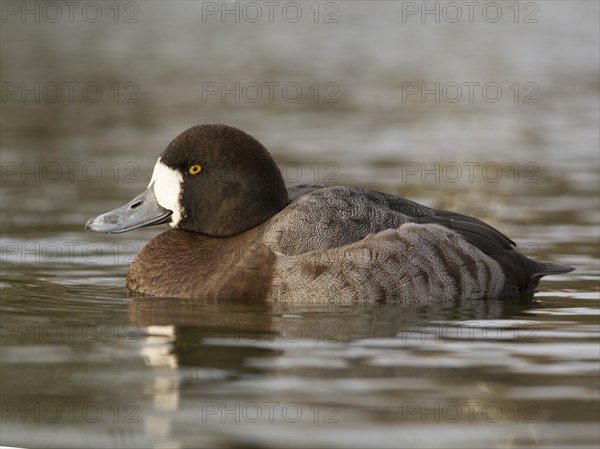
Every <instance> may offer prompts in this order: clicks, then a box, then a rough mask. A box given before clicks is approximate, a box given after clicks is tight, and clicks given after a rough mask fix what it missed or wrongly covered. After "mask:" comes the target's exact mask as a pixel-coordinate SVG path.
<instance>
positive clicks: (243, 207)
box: [86, 125, 288, 237]
mask: <svg viewBox="0 0 600 449" xmlns="http://www.w3.org/2000/svg"><path fill="white" fill-rule="evenodd" d="M287 203H288V197H287V190H286V188H285V184H284V182H283V178H282V176H281V173H280V171H279V169H278V168H277V165H276V164H275V162H274V161H273V159H272V158H271V155H270V154H269V152H268V151H267V150H266V148H265V147H264V146H263V145H262V144H261V143H260V142H258V141H257V140H256V139H254V138H253V137H252V136H250V135H248V134H246V133H245V132H243V131H241V130H239V129H236V128H233V127H230V126H225V125H198V126H194V127H192V128H190V129H188V130H186V131H184V132H183V133H181V134H180V135H179V136H177V137H176V138H175V139H173V141H172V142H171V143H170V144H169V145H168V146H167V148H166V149H165V150H164V151H163V153H162V154H161V155H160V157H159V158H158V160H157V161H156V165H155V166H154V172H153V173H152V179H151V180H150V184H149V185H148V188H147V189H146V191H144V192H143V193H141V194H140V195H138V196H137V197H135V198H134V199H133V200H131V201H130V202H129V203H127V204H126V205H125V206H123V207H121V208H119V209H116V210H113V211H111V212H107V213H105V214H102V215H99V216H97V217H96V218H92V219H91V220H89V221H88V222H87V224H86V229H90V230H92V231H96V232H105V233H113V234H116V233H121V232H126V231H130V230H132V229H136V228H141V227H143V226H153V225H158V224H162V223H168V224H169V225H170V226H171V227H172V228H175V229H185V230H189V231H195V232H201V233H203V234H208V235H212V236H217V237H225V236H230V235H235V234H239V233H241V232H243V231H246V230H248V229H250V228H253V227H255V226H257V225H259V224H260V223H262V222H263V221H265V220H267V219H269V218H270V217H272V216H273V215H275V214H277V213H278V212H279V211H280V210H282V209H283V208H284V207H285V206H286V205H287Z"/></svg>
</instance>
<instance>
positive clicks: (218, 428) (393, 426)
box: [0, 1, 600, 448]
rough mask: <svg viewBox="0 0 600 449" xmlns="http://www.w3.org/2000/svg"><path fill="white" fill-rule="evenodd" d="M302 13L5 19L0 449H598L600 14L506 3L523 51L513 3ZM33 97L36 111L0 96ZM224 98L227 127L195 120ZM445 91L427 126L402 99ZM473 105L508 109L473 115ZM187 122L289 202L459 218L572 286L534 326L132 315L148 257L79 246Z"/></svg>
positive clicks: (517, 319)
mask: <svg viewBox="0 0 600 449" xmlns="http://www.w3.org/2000/svg"><path fill="white" fill-rule="evenodd" d="M416 4H417V6H419V5H420V2H417V3H416ZM458 4H459V5H462V3H460V2H459V3H458ZM16 5H17V7H21V6H20V5H21V4H20V3H18V2H17V3H16ZM131 5H135V6H136V8H137V9H136V8H134V6H131ZM216 5H217V7H218V8H220V7H221V3H218V2H217V3H216ZM259 5H261V3H260V2H259ZM302 5H303V6H302V13H303V16H302V17H303V18H302V19H301V20H299V21H298V22H297V23H291V22H290V21H286V20H285V19H282V18H280V17H279V16H274V20H273V23H269V22H268V19H265V17H266V16H264V17H263V18H262V19H261V20H260V21H258V22H257V23H250V22H249V21H247V20H240V23H236V22H235V21H234V20H230V19H227V20H226V21H225V23H222V21H221V20H220V19H219V18H217V19H214V18H213V16H206V17H205V19H206V21H203V16H202V11H203V6H202V4H201V3H179V4H178V5H177V7H173V2H171V3H169V4H167V3H163V2H139V3H133V2H131V4H130V6H129V7H128V8H129V9H127V10H126V9H125V7H124V6H122V9H121V10H120V16H119V20H118V21H117V23H115V21H114V16H113V15H112V14H114V12H115V11H114V10H111V9H109V6H110V4H108V3H106V4H102V6H101V7H102V12H103V16H102V18H101V20H99V21H98V22H97V23H92V22H90V21H86V20H84V19H83V18H82V17H81V16H80V15H77V14H80V12H81V11H80V10H75V16H74V20H73V22H72V23H71V22H69V21H68V20H67V19H65V18H64V17H63V19H61V20H60V21H59V22H57V23H49V22H48V20H45V18H47V17H49V16H48V15H46V16H40V21H39V23H36V22H35V20H32V19H31V18H29V19H27V18H26V19H27V20H25V22H23V21H22V20H21V18H20V16H19V15H17V16H13V15H8V16H5V18H6V20H5V21H3V23H2V27H1V28H0V30H1V31H0V33H1V38H2V66H1V68H0V75H1V78H2V82H3V93H4V94H5V96H4V97H3V99H2V121H1V144H2V153H1V161H2V190H1V196H0V200H1V207H2V216H1V221H0V225H1V230H2V236H1V241H0V244H1V248H2V259H1V261H2V268H1V274H2V280H1V284H0V287H1V289H0V294H1V305H0V311H1V319H2V337H1V338H2V351H1V354H0V361H1V364H0V369H1V373H0V374H1V387H2V389H1V391H2V406H1V411H2V432H1V433H0V434H1V436H0V438H1V443H2V444H3V445H9V446H20V447H156V448H169V447H173V448H179V447H241V446H244V447H307V446H319V447H366V446H369V447H432V446H435V447H441V446H445V447H516V446H518V447H521V446H524V447H535V446H546V447H548V446H569V447H596V446H597V444H598V441H599V440H600V435H599V431H598V426H597V422H598V419H599V418H600V411H599V393H598V391H599V389H600V385H599V382H598V372H599V364H598V358H599V357H598V356H599V353H600V349H599V346H598V345H599V341H598V340H599V331H598V330H599V327H598V324H599V322H598V321H599V310H600V308H599V307H598V300H599V288H598V280H599V270H598V268H599V265H600V248H599V233H600V231H599V227H598V223H599V221H600V212H599V210H600V201H599V191H598V189H599V179H600V178H599V171H600V170H599V155H598V147H599V137H598V134H599V132H598V121H599V118H600V114H599V105H598V93H599V88H598V53H599V52H598V23H597V17H598V4H597V3H596V2H560V1H557V2H529V3H526V2H522V3H519V4H518V6H519V11H520V16H519V20H518V22H517V23H515V21H514V20H513V19H514V15H513V14H514V9H512V10H511V9H509V6H511V5H512V3H511V4H508V3H502V13H503V16H502V19H501V20H500V21H499V22H497V23H491V22H489V21H486V20H485V18H482V16H480V15H479V16H478V15H476V16H475V17H474V21H473V23H469V22H468V20H467V21H465V20H464V19H463V20H459V21H458V22H456V23H451V22H449V21H448V20H445V18H444V17H443V16H441V20H440V23H436V22H435V21H433V20H429V21H427V22H426V23H423V22H422V21H421V20H420V19H414V17H413V16H410V15H408V16H407V15H406V14H407V11H406V10H404V12H405V16H404V18H405V19H406V21H405V22H403V16H402V11H403V8H407V7H411V5H412V4H411V3H410V2H397V3H392V2H368V3H367V2H343V3H342V2H340V3H334V2H330V3H321V4H320V5H318V6H319V19H318V21H317V23H315V20H314V15H313V14H314V8H313V9H309V7H310V6H311V4H302ZM403 5H404V6H403ZM531 5H533V6H531ZM209 6H210V7H212V6H214V4H210V5H209ZM263 6H264V5H263ZM462 6H463V8H464V9H463V13H464V14H466V13H467V9H466V8H467V6H465V5H462ZM536 7H537V12H535V9H536ZM63 8H64V11H65V12H64V14H67V13H66V11H67V9H66V8H67V7H66V6H64V7H63ZM204 8H206V4H205V6H204ZM265 8H266V7H265ZM282 8H283V4H282ZM440 8H441V6H440ZM40 11H41V10H40ZM440 11H441V10H440ZM206 12H207V10H206V9H205V13H206ZM289 12H290V14H291V10H290V11H289ZM450 12H451V11H449V10H447V11H446V13H448V14H450ZM489 12H490V14H491V11H489ZM534 12H535V14H534V16H532V17H530V18H535V19H537V20H538V22H537V23H528V22H524V18H525V15H526V14H532V13H534ZM89 13H90V14H91V10H90V11H89ZM247 13H250V11H249V10H248V11H247ZM263 13H266V10H264V11H263ZM332 13H333V14H334V15H333V16H331V17H330V18H333V19H337V20H338V22H337V23H330V22H325V17H326V16H327V15H328V14H332ZM40 14H42V12H40ZM46 14H51V11H49V10H47V11H46ZM127 14H133V16H132V18H134V19H138V22H137V23H124V17H125V15H127ZM440 14H441V13H440ZM15 17H17V18H16V20H15ZM65 17H67V16H65ZM417 17H419V16H417ZM88 18H89V17H88ZM446 18H447V17H446ZM242 19H244V18H243V17H242ZM288 19H289V17H288ZM488 19H489V17H488ZM24 49H26V51H25V50H24ZM36 82H37V83H40V84H39V99H36V98H35V94H29V96H27V95H25V97H24V98H23V97H22V92H18V93H16V94H11V95H9V91H7V90H6V89H10V88H14V87H15V83H16V86H17V88H18V89H19V90H21V89H22V88H23V84H22V83H25V85H24V87H25V88H27V89H34V90H35V89H36V85H35V83H36ZM236 82H237V83H240V84H239V85H240V88H239V91H238V97H239V98H237V99H236V97H235V94H230V95H229V96H226V97H225V101H221V97H220V95H219V94H215V95H209V92H210V90H208V89H211V88H214V87H215V83H216V85H217V87H218V88H219V89H221V86H222V84H221V83H226V85H225V87H226V88H233V89H234V90H236V84H235V83H236ZM436 82H437V83H440V88H439V97H440V98H439V100H438V101H436V98H435V94H430V95H429V96H427V95H426V96H425V98H424V100H423V99H422V98H421V96H420V92H419V93H417V94H415V95H408V92H410V90H407V89H412V88H415V86H416V87H417V88H418V89H421V88H422V87H425V88H428V89H434V91H435V89H436V87H435V86H436V85H435V83H436ZM7 83H9V84H7ZM10 83H12V84H10ZM52 83H58V84H59V85H60V86H62V88H63V92H62V96H61V97H60V98H59V99H58V100H56V101H52V100H53V98H54V97H52V92H51V89H52V86H54V85H53V84H52ZM64 83H79V85H75V84H71V85H73V86H75V87H77V86H84V85H85V84H86V83H96V84H97V85H99V86H100V87H101V89H102V93H101V95H100V97H99V99H98V100H97V101H95V102H92V101H91V100H90V98H91V97H90V96H91V95H92V91H91V90H90V91H89V92H87V93H86V95H88V97H84V96H83V94H82V91H81V90H77V89H75V87H74V89H75V90H74V95H75V96H74V98H73V101H71V100H70V98H69V96H68V94H67V91H66V90H64V89H65V86H66V85H65V84H64ZM115 83H118V84H115ZM127 83H132V84H127ZM202 83H205V84H202ZM252 83H255V84H258V85H259V86H262V88H264V87H265V84H264V83H279V86H283V85H285V84H286V83H296V85H295V86H299V87H300V88H301V89H302V96H301V98H300V99H299V100H298V101H296V102H293V101H290V99H289V98H287V99H286V98H284V94H283V91H281V90H277V91H275V92H274V95H275V97H274V98H273V101H270V100H269V98H268V95H266V93H265V92H266V91H263V96H262V97H261V98H260V99H259V100H258V101H256V102H252V101H251V100H252V99H253V98H254V97H253V96H252V90H251V89H252V88H253V86H254V84H252ZM315 83H317V85H315ZM328 83H331V84H328ZM422 83H425V84H424V85H423V84H422ZM465 83H479V85H480V86H483V85H485V84H486V83H496V84H497V85H499V86H500V87H501V89H502V96H501V97H500V98H499V99H498V101H496V102H490V101H488V100H486V99H485V98H484V97H483V94H482V92H481V91H479V90H476V91H474V95H475V97H474V101H473V102H470V101H469V99H468V90H467V89H468V85H469V84H465ZM515 83H518V86H517V85H515ZM528 83H529V84H528ZM456 85H458V86H459V87H461V89H463V91H462V94H463V96H462V98H461V99H460V100H459V101H456V102H452V101H450V100H452V98H454V97H452V95H453V94H452V92H453V91H452V89H456ZM267 86H268V84H267ZM54 87H55V86H54ZM254 87H255V86H254ZM44 89H45V91H44ZM244 89H246V90H244ZM311 89H312V90H311ZM444 89H445V90H444ZM491 92H492V91H489V94H490V95H491ZM515 93H518V98H516V97H515ZM315 94H316V95H317V96H316V97H315ZM115 95H116V96H115ZM128 95H129V97H127V96H128ZM290 95H291V91H290ZM527 96H529V97H528V99H529V100H537V102H525V98H526V97H527ZM126 97H127V98H128V99H129V100H131V99H136V100H139V101H138V102H136V103H131V102H126V101H125V98H126ZM315 98H316V100H317V101H315ZM326 98H328V99H329V100H336V102H326V101H325V99H326ZM488 99H489V98H488ZM197 122H223V123H228V124H231V125H235V126H238V127H240V128H242V129H244V130H246V131H248V132H250V133H251V134H253V135H254V136H256V137H257V138H259V140H261V141H262V142H263V143H264V144H265V145H266V146H267V147H268V148H269V149H270V150H271V151H272V153H273V154H274V156H275V158H276V160H277V162H278V163H279V164H280V167H281V168H282V170H283V173H284V177H285V179H286V182H287V184H288V185H295V184H300V183H306V182H315V181H316V182H321V183H326V184H352V185H358V186H363V187H369V188H376V189H379V190H385V191H388V192H392V193H396V194H399V195H403V196H406V197H409V198H412V199H415V200H417V201H420V202H423V203H425V204H427V205H430V206H433V207H439V208H445V209H451V210H457V211H461V212H464V213H469V214H473V215H475V216H478V217H480V218H483V219H485V220H486V221H488V222H490V223H491V224H494V225H496V226H498V227H499V228H500V229H501V230H502V231H504V232H506V233H507V234H508V235H510V236H511V237H512V238H513V239H515V241H517V242H518V243H519V248H520V251H522V252H524V253H526V254H529V255H531V256H533V257H535V258H538V259H540V260H549V261H555V262H558V263H565V264H570V265H573V266H574V267H576V271H575V272H573V273H570V274H567V275H562V276H555V277H551V278H547V279H545V280H543V282H542V283H541V284H540V287H539V290H540V292H539V293H538V294H537V295H536V297H535V299H534V300H531V301H519V300H511V301H486V302H468V303H456V302H449V303H448V304H445V305H422V306H412V305H411V306H406V305H398V304H378V305H327V306H318V305H303V304H298V305H266V304H262V305H261V304H242V303H233V304H230V303H218V304H217V303H206V302H202V301H173V300H161V299H131V298H128V297H127V294H126V291H125V288H124V279H125V275H126V272H127V267H128V266H129V264H130V263H131V259H132V257H133V255H134V254H135V253H136V252H137V251H138V250H139V248H141V246H142V245H144V243H145V242H147V241H148V240H149V239H150V238H152V237H153V236H155V235H157V234H158V233H160V232H162V231H163V229H162V228H151V229H142V230H136V231H134V232H131V233H127V234H123V235H118V236H108V235H99V234H91V233H85V232H83V224H84V223H85V221H86V220H87V219H88V218H90V217H92V216H95V215H97V214H98V213H100V212H104V211H107V210H109V209H113V208H115V207H117V206H119V205H121V204H124V203H125V202H126V201H128V200H129V199H131V198H132V197H133V196H134V195H136V194H137V193H139V192H140V191H141V190H142V189H143V188H144V186H145V185H146V183H147V182H148V180H149V178H150V174H151V169H152V166H153V165H154V162H155V160H156V157H157V156H158V154H159V152H160V151H161V150H162V149H163V148H164V146H165V145H166V144H167V143H168V141H169V140H170V139H171V138H172V137H174V136H175V135H176V134H177V133H179V132H180V131H182V130H183V129H185V128H187V127H188V126H191V125H192V124H194V123H197ZM436 164H438V165H436Z"/></svg>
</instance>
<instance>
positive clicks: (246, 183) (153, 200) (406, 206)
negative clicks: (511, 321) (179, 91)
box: [86, 125, 573, 302]
mask: <svg viewBox="0 0 600 449" xmlns="http://www.w3.org/2000/svg"><path fill="white" fill-rule="evenodd" d="M162 223H168V224H169V226H171V228H173V229H172V230H168V231H166V232H164V233H162V234H160V235H158V236H157V237H155V238H154V239H152V240H151V241H150V242H149V243H148V244H147V245H146V246H144V248H143V249H142V250H141V251H140V252H139V253H138V254H137V256H136V257H135V259H134V261H133V263H132V265H131V267H130V268H129V273H128V275H127V288H128V289H129V291H131V292H133V293H135V294H143V295H152V296H165V297H185V298H194V297H202V298H212V299H235V300H266V301H308V302H352V301H363V302H364V301H367V302H373V301H402V302H432V301H450V300H454V299H460V300H467V299H485V298H507V297H517V296H521V295H531V294H532V293H533V291H534V289H535V288H536V286H537V284H538V282H539V280H540V278H541V277H542V276H546V275H552V274H560V273H567V272H569V271H572V270H573V268H571V267H568V266H563V265H558V264H553V263H542V262H536V261H534V260H532V259H529V258H527V257H525V256H523V255H521V254H519V253H518V252H517V251H515V249H514V247H515V243H514V242H513V241H512V240H510V239H509V238H508V237H506V236H505V235H504V234H502V233H501V232H500V231H498V230H497V229H495V228H493V227H492V226H490V225H488V224H486V223H484V222H482V221H480V220H478V219H476V218H472V217H469V216H466V215H462V214H459V213H456V212H448V211H441V210H435V209H431V208H429V207H426V206H423V205H421V204H418V203H415V202H413V201H410V200H407V199H404V198H400V197H397V196H395V195H392V194H389V193H383V192H377V191H373V190H367V189H361V188H357V187H343V186H330V187H326V186H322V185H303V186H298V187H290V188H289V189H286V187H285V185H284V181H283V178H282V176H281V173H280V172H279V169H278V167H277V165H276V164H275V162H274V161H273V159H272V157H271V155H270V154H269V152H268V151H267V150H266V148H265V147H264V146H263V145H262V144H261V143H260V142H258V141H257V140H256V139H254V138H253V137H251V136H250V135H248V134H246V133H245V132H243V131H241V130H239V129H236V128H233V127H231V126H225V125H198V126H194V127H192V128H190V129H188V130H186V131H184V132H183V133H182V134H180V135H179V136H177V137H176V138H175V139H174V140H173V141H172V142H171V143H170V144H169V145H168V146H167V148H166V149H165V150H164V152H163V153H162V154H161V155H160V157H159V158H158V160H157V162H156V165H155V167H154V171H153V173H152V179H151V180H150V184H149V185H148V188H147V189H146V191H145V192H143V193H142V194H140V195H139V196H137V197H136V198H134V199H133V200H131V201H130V202H129V203H128V204H126V205H125V206H123V207H121V208H119V209H116V210H114V211H111V212H107V213H105V214H102V215H99V216H98V217H96V218H93V219H91V220H89V221H88V222H87V224H86V228H87V229H90V230H92V231H97V232H105V233H121V232H126V231H130V230H132V229H135V228H140V227H142V226H154V225H159V224H162Z"/></svg>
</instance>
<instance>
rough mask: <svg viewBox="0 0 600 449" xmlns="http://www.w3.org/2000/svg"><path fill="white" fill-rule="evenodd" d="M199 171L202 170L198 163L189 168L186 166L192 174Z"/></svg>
mask: <svg viewBox="0 0 600 449" xmlns="http://www.w3.org/2000/svg"><path fill="white" fill-rule="evenodd" d="M201 171H202V166H201V165H198V164H196V165H192V166H191V167H190V168H188V173H190V174H192V175H197V174H198V173H200V172H201Z"/></svg>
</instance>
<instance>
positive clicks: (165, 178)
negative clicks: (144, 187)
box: [148, 158, 183, 228]
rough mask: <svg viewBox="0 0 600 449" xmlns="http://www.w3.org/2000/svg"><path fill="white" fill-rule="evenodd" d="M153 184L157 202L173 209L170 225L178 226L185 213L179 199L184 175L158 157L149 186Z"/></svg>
mask: <svg viewBox="0 0 600 449" xmlns="http://www.w3.org/2000/svg"><path fill="white" fill-rule="evenodd" d="M152 184H154V187H153V189H154V196H155V197H156V202H157V203H158V204H160V205H161V206H162V207H164V208H165V209H169V210H170V211H173V215H171V222H170V223H169V226H171V227H172V228H174V227H176V226H177V225H178V224H179V222H180V221H181V218H182V215H183V208H182V207H181V202H180V200H179V198H180V195H181V185H182V184H183V176H181V173H179V172H178V171H177V170H173V169H172V168H169V167H167V166H166V165H165V164H163V163H162V162H161V161H160V158H158V160H157V161H156V165H155V166H154V171H153V172H152V179H151V180H150V184H148V187H150V186H152Z"/></svg>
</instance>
